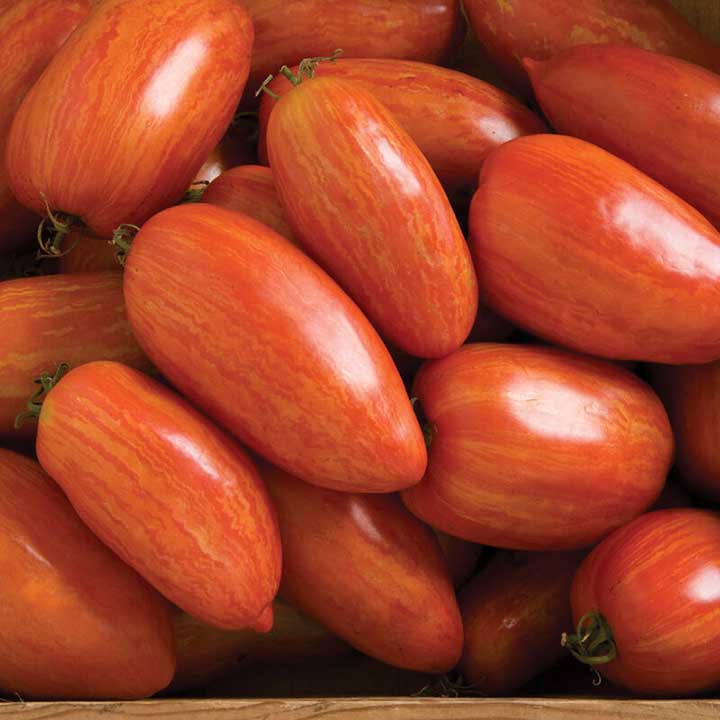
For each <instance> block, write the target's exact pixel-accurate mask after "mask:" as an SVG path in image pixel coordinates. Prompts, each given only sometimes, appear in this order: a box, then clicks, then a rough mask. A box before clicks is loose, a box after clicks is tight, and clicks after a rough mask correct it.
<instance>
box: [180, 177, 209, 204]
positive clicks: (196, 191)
mask: <svg viewBox="0 0 720 720" xmlns="http://www.w3.org/2000/svg"><path fill="white" fill-rule="evenodd" d="M209 184H210V181H209V180H196V181H195V182H194V183H192V185H190V187H189V188H188V189H187V190H186V191H185V194H184V195H183V196H182V200H180V203H179V204H180V205H185V204H186V203H196V202H200V201H201V200H202V199H203V195H204V194H205V191H206V190H207V187H208V185H209Z"/></svg>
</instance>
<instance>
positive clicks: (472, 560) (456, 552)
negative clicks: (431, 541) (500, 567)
mask: <svg viewBox="0 0 720 720" xmlns="http://www.w3.org/2000/svg"><path fill="white" fill-rule="evenodd" d="M435 536H436V537H437V540H438V543H439V544H440V549H441V550H442V553H443V556H444V557H445V565H446V566H447V568H448V571H449V572H450V577H451V579H452V581H453V585H454V586H455V588H459V587H462V586H463V585H464V584H465V583H466V582H467V581H468V580H469V579H470V578H471V577H472V576H473V575H474V574H475V570H477V567H478V563H479V562H480V557H481V556H482V553H483V547H482V545H476V544H475V543H471V542H468V541H467V540H461V539H460V538H456V537H453V536H452V535H447V534H446V533H444V532H441V531H440V530H435Z"/></svg>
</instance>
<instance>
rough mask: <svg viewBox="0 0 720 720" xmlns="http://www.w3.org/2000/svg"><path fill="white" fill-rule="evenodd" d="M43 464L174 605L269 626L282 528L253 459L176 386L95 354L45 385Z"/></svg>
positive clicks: (238, 624) (232, 624) (207, 617)
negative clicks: (51, 385) (95, 359)
mask: <svg viewBox="0 0 720 720" xmlns="http://www.w3.org/2000/svg"><path fill="white" fill-rule="evenodd" d="M36 449H37V456H38V459H39V460H40V464H41V465H42V466H43V467H44V468H45V470H46V471H47V472H48V473H49V474H50V476H51V477H53V478H54V480H55V481H56V482H57V483H58V484H59V485H60V486H61V487H62V489H63V490H64V491H65V494H66V495H67V496H68V498H69V499H70V502H71V503H72V504H73V507H74V508H75V510H76V511H77V512H78V514H79V515H80V517H81V518H82V519H83V520H84V521H85V523H86V524H87V525H88V527H89V528H90V529H91V530H92V531H93V532H94V533H95V534H96V535H97V536H98V537H99V538H100V539H101V540H102V541H103V542H104V543H105V544H106V545H108V546H109V547H110V548H111V549H112V550H114V551H115V552H116V553H117V554H118V555H119V556H120V557H121V558H122V559H123V560H124V561H125V562H127V563H128V565H130V566H131V567H133V568H135V569H136V570H137V571H138V572H139V573H140V574H141V575H142V576H143V577H144V578H145V579H146V580H147V581H148V582H150V583H151V584H152V585H153V586H154V587H156V588H157V589H158V590H159V591H160V592H161V593H162V594H163V595H165V596H166V597H167V598H168V599H170V600H172V602H174V603H175V604H176V605H178V607H180V608H182V609H183V610H185V611H186V612H188V613H190V614H191V615H193V616H195V617H197V618H198V619H200V620H203V621H204V622H207V623H209V624H211V625H217V626H218V627H227V628H243V627H247V626H250V625H253V626H255V627H257V628H258V629H261V630H263V629H264V630H267V629H269V627H271V626H272V609H271V607H270V603H271V602H272V599H273V598H274V597H275V593H276V591H277V588H278V584H279V581H280V538H279V534H278V528H277V523H276V520H275V515H274V512H273V509H272V506H271V505H270V501H269V498H268V496H267V493H266V492H265V489H264V488H263V485H262V483H261V481H260V478H259V477H258V474H257V472H256V470H255V467H254V466H253V464H252V462H251V461H250V459H249V458H248V457H247V455H246V454H245V453H244V452H243V451H242V450H241V449H240V448H239V447H238V446H237V445H236V444H234V442H233V441H232V440H230V439H229V438H228V437H227V436H225V435H224V434H223V433H222V432H221V431H220V430H218V429H217V428H216V427H215V426H214V425H212V423H211V422H210V421H209V420H207V419H206V418H205V417H204V416H203V415H201V414H200V413H198V412H197V411H196V410H194V409H193V408H192V407H191V406H190V405H189V404H188V403H186V402H185V401H184V400H183V399H182V398H180V397H179V396H178V395H175V394H174V393H173V392H172V391H170V390H168V389H167V388H166V387H164V386H163V385H161V384H160V383H158V382H157V381H155V380H152V379H150V378H149V377H147V376H145V375H143V374H142V373H140V372H138V371H137V370H133V369H132V368H129V367H126V366H124V365H121V364H120V363H112V362H94V363H89V364H87V365H82V366H80V367H78V368H75V369H73V370H71V371H70V373H69V374H68V375H66V376H65V377H64V378H62V380H60V382H59V383H58V384H57V385H56V386H55V387H54V388H53V389H52V390H50V392H49V393H48V394H47V397H46V399H45V401H44V403H43V405H42V409H41V411H40V418H39V423H38V436H37V443H36Z"/></svg>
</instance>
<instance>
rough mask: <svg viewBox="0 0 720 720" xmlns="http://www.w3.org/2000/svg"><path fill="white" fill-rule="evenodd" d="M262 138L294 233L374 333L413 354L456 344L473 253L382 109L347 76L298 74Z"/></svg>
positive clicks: (471, 291) (473, 309)
mask: <svg viewBox="0 0 720 720" xmlns="http://www.w3.org/2000/svg"><path fill="white" fill-rule="evenodd" d="M267 146H268V156H269V158H270V165H271V166H272V170H273V176H274V178H275V184H276V186H277V189H278V194H279V195H280V201H281V202H282V205H283V208H284V209H285V213H286V216H287V218H288V221H289V222H290V226H291V227H292V229H293V232H294V234H295V237H296V238H297V239H298V242H299V243H300V245H301V246H302V247H303V248H304V249H305V250H306V251H307V252H308V253H309V254H310V255H311V256H312V257H314V258H315V259H317V260H318V262H319V263H320V264H321V265H322V266H323V267H325V268H326V269H327V270H328V272H329V273H330V274H331V275H332V276H333V277H334V278H335V279H336V280H337V281H338V282H339V283H340V284H341V285H342V286H343V287H344V288H345V289H346V290H347V291H348V292H349V294H350V295H351V296H352V297H353V298H354V299H355V300H356V301H357V303H358V305H360V307H361V308H362V309H363V310H364V311H365V313H366V314H367V316H368V317H369V318H370V320H371V321H372V322H373V324H374V325H375V326H376V327H377V329H378V331H379V332H380V334H381V335H383V337H387V339H388V340H389V341H390V342H392V343H393V344H395V345H397V346H398V347H399V348H400V349H401V350H405V351H406V352H408V353H410V354H411V355H416V356H418V357H442V356H443V355H447V353H449V352H451V351H452V350H455V349H456V348H458V347H459V346H460V345H461V344H462V343H463V341H464V340H465V338H467V336H468V334H469V332H470V329H471V328H472V325H473V322H474V320H475V315H476V313H477V282H476V279H475V273H474V271H473V267H472V261H471V258H470V253H469V251H468V248H467V244H466V242H465V238H464V237H463V235H462V232H461V231H460V227H459V225H458V223H457V220H456V219H455V215H454V213H453V211H452V208H451V207H450V203H449V202H448V199H447V196H446V195H445V193H444V191H443V189H442V187H441V186H440V183H439V182H438V179H437V177H436V175H435V174H434V173H433V171H432V168H431V167H430V166H429V165H428V163H427V160H425V158H424V157H423V155H422V153H421V152H420V150H418V147H417V145H415V143H414V142H413V141H412V139H411V138H410V136H409V135H408V134H407V133H406V132H405V131H404V130H403V129H402V128H401V127H400V125H398V123H397V121H396V120H395V119H394V118H393V116H392V114H391V113H390V111H389V110H387V109H386V108H385V107H384V106H383V105H381V104H380V102H379V101H378V100H376V99H375V98H374V97H373V96H372V95H371V94H370V93H368V92H366V91H364V90H362V89H361V88H358V87H355V86H354V85H353V84H352V83H350V82H348V81H344V80H341V79H337V78H317V79H312V80H306V81H305V82H303V83H301V84H300V85H298V86H297V87H295V88H294V89H293V91H292V92H289V93H287V94H286V95H285V96H284V97H282V98H281V99H280V101H279V102H278V103H277V107H276V108H275V110H274V111H273V113H272V115H271V116H270V120H269V122H268V128H267ZM309 186H310V187H309Z"/></svg>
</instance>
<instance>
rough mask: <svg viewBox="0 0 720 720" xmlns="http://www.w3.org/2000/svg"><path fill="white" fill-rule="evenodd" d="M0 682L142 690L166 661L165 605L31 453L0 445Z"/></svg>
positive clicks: (155, 682)
mask: <svg viewBox="0 0 720 720" xmlns="http://www.w3.org/2000/svg"><path fill="white" fill-rule="evenodd" d="M0 577H2V584H3V588H2V600H1V601H0V689H1V690H4V691H5V692H7V693H9V694H13V693H17V694H19V695H20V696H22V697H26V698H27V697H35V698H39V697H47V698H54V699H62V698H67V699H70V698H98V697H108V698H141V697H145V696H147V695H152V694H153V693H155V692H157V691H158V690H162V688H164V687H165V686H166V685H167V684H168V683H169V682H170V680H171V678H172V675H173V671H174V669H175V652H174V642H173V634H172V626H171V620H170V606H169V605H168V604H167V603H166V602H165V600H163V598H161V597H160V595H158V594H157V593H156V592H155V591H154V590H153V589H152V588H150V587H149V586H148V585H147V584H146V583H145V581H144V580H143V579H142V578H141V577H140V576H139V575H138V574H137V573H135V571H134V570H131V569H130V568H129V567H128V566H127V565H125V563H123V562H121V561H120V559H119V558H118V557H117V556H115V555H114V554H113V553H112V552H110V550H108V548H106V547H105V546H104V545H103V544H102V543H101V542H100V541H99V540H98V539H97V538H96V537H95V536H94V535H93V534H92V533H91V532H90V530H88V529H87V528H86V527H85V525H84V524H83V523H82V521H81V520H80V518H79V517H78V516H77V514H76V513H75V511H74V510H73V509H72V506H71V505H70V503H69V502H68V501H67V498H66V497H65V496H64V495H63V494H62V492H61V491H60V489H59V488H58V487H57V485H56V484H55V483H54V482H53V481H52V480H51V479H50V478H49V477H48V476H47V475H46V474H45V473H44V472H43V471H42V468H41V467H40V466H39V465H38V464H37V463H36V462H35V461H34V460H30V459H28V458H26V457H23V456H22V455H17V454H16V453H13V452H10V451H9V450H1V449H0Z"/></svg>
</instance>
